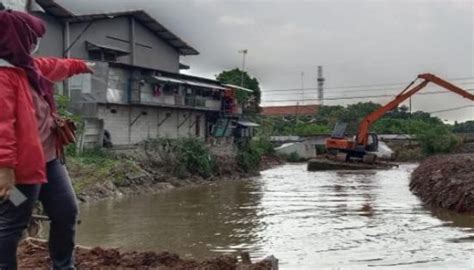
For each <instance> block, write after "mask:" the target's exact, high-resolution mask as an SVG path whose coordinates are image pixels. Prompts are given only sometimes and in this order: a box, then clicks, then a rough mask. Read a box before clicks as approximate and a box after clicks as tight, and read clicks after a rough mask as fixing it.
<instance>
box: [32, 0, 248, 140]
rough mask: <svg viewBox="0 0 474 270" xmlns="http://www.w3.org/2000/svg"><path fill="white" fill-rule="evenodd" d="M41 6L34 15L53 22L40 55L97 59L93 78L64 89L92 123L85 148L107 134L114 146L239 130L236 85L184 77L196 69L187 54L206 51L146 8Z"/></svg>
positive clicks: (46, 1)
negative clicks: (97, 10) (94, 10)
mask: <svg viewBox="0 0 474 270" xmlns="http://www.w3.org/2000/svg"><path fill="white" fill-rule="evenodd" d="M36 3H37V4H38V5H39V6H40V7H41V8H42V9H43V10H42V11H39V10H38V9H35V10H30V12H32V13H34V14H35V15H37V16H39V17H41V18H42V19H43V20H45V22H46V23H47V34H46V36H45V37H44V38H43V39H42V41H41V46H40V51H39V55H45V56H58V57H73V58H81V59H86V60H90V61H93V62H96V66H95V73H94V74H93V75H82V76H77V77H75V78H73V79H71V80H70V81H69V82H68V83H65V84H64V85H63V86H58V88H59V91H60V92H62V93H63V94H65V95H67V96H68V97H70V99H71V103H72V104H71V108H72V109H73V111H74V112H76V113H79V114H80V115H81V116H82V117H83V119H84V120H85V131H84V137H83V138H82V142H83V145H84V146H85V147H95V146H101V145H102V143H103V141H104V139H103V137H104V133H105V136H106V137H107V140H109V139H110V140H111V143H112V144H113V145H129V144H135V143H138V142H140V141H143V140H145V139H149V138H157V137H166V138H181V137H197V138H202V139H207V138H210V137H213V138H220V137H224V138H225V137H232V136H233V134H234V133H235V132H234V129H235V128H237V126H238V120H239V118H240V115H241V114H242V109H241V107H240V106H239V104H237V100H236V98H235V91H237V90H236V89H234V88H232V87H229V86H226V85H222V84H221V83H219V82H218V81H215V80H210V79H206V78H200V77H195V76H189V75H183V74H180V73H179V71H180V69H188V68H189V66H186V65H185V64H182V63H180V57H181V56H186V55H197V54H199V52H198V51H197V50H196V49H194V48H193V47H191V46H190V45H189V44H187V43H186V42H184V41H183V40H182V39H181V38H179V37H178V36H176V35H175V34H174V33H172V32H171V31H170V30H168V29H167V28H165V27H164V26H163V25H161V24H160V23H159V22H158V21H157V20H156V19H154V18H153V17H152V16H150V15H149V14H148V13H147V12H145V11H141V10H139V11H126V12H114V13H101V14H86V15H75V14H73V13H72V12H70V11H68V10H67V9H66V8H65V7H63V6H61V5H60V4H58V3H57V2H56V1H53V0H36ZM226 141H229V140H226ZM108 144H109V145H110V143H108Z"/></svg>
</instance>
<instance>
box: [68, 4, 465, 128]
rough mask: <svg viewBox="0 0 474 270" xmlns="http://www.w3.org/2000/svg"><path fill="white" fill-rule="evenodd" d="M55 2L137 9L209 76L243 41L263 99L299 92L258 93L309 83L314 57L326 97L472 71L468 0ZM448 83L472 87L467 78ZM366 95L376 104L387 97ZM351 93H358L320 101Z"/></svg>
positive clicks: (446, 103)
mask: <svg viewBox="0 0 474 270" xmlns="http://www.w3.org/2000/svg"><path fill="white" fill-rule="evenodd" d="M60 2H62V3H63V4H64V5H65V6H67V7H69V8H71V9H72V10H74V11H75V12H77V13H86V12H109V11H116V10H128V9H145V10H146V11H148V12H149V13H150V14H152V15H153V16H155V17H156V18H157V19H158V20H159V21H160V22H161V23H162V24H164V25H165V26H166V27H167V28H169V29H170V30H172V31H173V32H175V33H176V34H178V35H179V36H180V37H182V38H183V39H184V40H185V41H187V42H188V43H190V44H191V45H193V46H194V47H196V48H197V49H198V50H199V51H200V52H201V55H199V56H193V57H184V58H183V60H182V61H183V62H185V63H187V64H190V65H191V70H190V71H189V72H190V73H192V74H196V75H200V76H206V77H213V76H214V75H215V74H217V73H219V72H220V71H221V70H223V69H230V68H234V67H237V66H240V63H241V55H240V54H238V50H240V49H243V48H246V49H248V50H249V53H248V58H247V63H248V70H249V72H250V73H251V74H252V75H253V76H256V77H257V78H258V79H259V81H260V82H261V84H262V87H263V89H264V90H263V91H264V94H263V97H264V102H265V101H269V100H276V99H281V100H289V99H295V98H297V96H298V95H296V94H297V93H296V92H285V91H282V92H265V91H266V90H271V89H287V88H298V87H301V72H304V73H305V78H304V86H305V87H308V88H314V87H315V86H316V78H315V74H316V68H317V66H318V65H323V66H324V69H325V77H326V82H327V87H328V89H327V91H326V96H328V97H339V96H360V95H362V96H364V95H374V94H375V95H377V94H386V93H395V92H397V90H396V89H394V87H393V86H391V87H388V88H389V89H388V90H383V89H379V90H377V91H373V92H358V93H357V92H348V93H341V92H340V91H339V90H338V92H336V91H334V92H333V93H331V89H330V88H331V87H332V86H341V85H343V86H351V85H367V84H384V83H394V82H395V83H398V82H406V83H407V84H408V83H409V82H410V81H411V80H412V79H413V78H414V77H415V76H416V75H417V74H419V73H424V72H432V73H435V74H438V75H440V76H442V77H445V78H458V77H474V65H473V64H474V37H473V31H474V26H473V15H474V7H473V3H472V1H469V0H466V1H454V0H452V1H448V0H445V1H440V0H438V1H434V0H433V1H428V0H426V1H421V0H418V1H413V0H412V1H388V0H387V1H382V0H379V1H377V0H359V1H349V0H346V1H309V0H307V1H304V0H292V1H290V0H288V1H278V0H275V1H268V0H267V1H264V0H260V1H258V0H254V1H235V0H234V1H231V0H229V1H225V0H174V1H171V0H162V1H151V0H149V1H146V0H138V1H125V0H113V1H112V0H103V1H95V2H94V3H93V4H91V1H85V0H81V1H79V0H76V1H72V0H63V1H60ZM455 82H456V83H462V84H461V85H460V86H462V87H465V88H470V89H474V79H473V80H467V81H455ZM466 82H472V83H470V84H465V83H466ZM401 88H403V86H401ZM400 90H401V89H400ZM427 90H428V89H427ZM299 96H301V94H299ZM305 96H306V97H310V98H311V97H313V98H314V97H316V92H315V91H314V90H307V91H306V94H305ZM371 100H373V101H376V102H381V103H384V102H387V101H389V100H390V99H389V98H379V99H371ZM355 101H359V100H350V101H347V100H345V101H344V100H343V101H330V102H329V101H328V102H326V103H327V104H348V103H349V102H355ZM360 101H364V100H360ZM267 104H268V102H267ZM413 104H414V109H421V110H425V111H436V110H442V109H447V108H452V107H457V106H464V105H470V104H472V102H470V101H467V100H463V99H462V98H461V97H458V96H456V95H454V94H438V95H420V96H417V97H414V98H413ZM439 116H440V117H441V118H443V119H447V120H450V121H454V120H473V119H474V109H473V108H470V109H464V110H459V111H453V112H446V113H442V114H439Z"/></svg>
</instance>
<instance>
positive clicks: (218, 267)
mask: <svg viewBox="0 0 474 270" xmlns="http://www.w3.org/2000/svg"><path fill="white" fill-rule="evenodd" d="M18 257H19V269H50V261H49V258H48V248H47V244H46V243H42V242H36V241H25V242H23V243H22V245H21V246H20V249H19V256H18ZM76 267H77V269H160V270H172V269H173V270H189V269H196V270H200V269H202V270H204V269H205V270H214V269H215V270H271V269H272V262H271V261H269V260H264V261H261V262H258V263H255V264H242V263H239V262H238V260H237V258H236V257H233V256H220V257H216V258H213V259H208V260H205V261H195V260H184V259H181V258H180V257H179V256H178V255H176V254H171V253H168V252H161V253H155V252H120V251H118V250H117V249H102V248H94V249H90V250H89V249H84V248H77V249H76Z"/></svg>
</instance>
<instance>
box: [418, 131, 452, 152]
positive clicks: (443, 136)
mask: <svg viewBox="0 0 474 270" xmlns="http://www.w3.org/2000/svg"><path fill="white" fill-rule="evenodd" d="M416 138H417V139H418V140H419V142H420V145H421V149H422V151H423V153H424V154H426V155H432V154H438V153H449V152H450V151H451V150H453V149H454V148H455V147H456V146H457V145H459V143H460V142H461V140H460V138H459V137H458V136H456V135H454V134H453V133H451V132H450V131H449V130H448V128H447V127H445V126H436V127H433V128H430V129H426V130H424V131H421V132H420V133H418V134H417V135H416Z"/></svg>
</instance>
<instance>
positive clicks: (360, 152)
mask: <svg viewBox="0 0 474 270" xmlns="http://www.w3.org/2000/svg"><path fill="white" fill-rule="evenodd" d="M419 79H421V80H422V81H421V82H420V83H419V84H417V85H416V86H414V87H412V86H413V85H414V84H415V83H416V82H417V80H419ZM430 82H431V83H434V84H436V85H438V86H441V87H442V88H445V89H447V90H449V91H451V92H454V93H456V94H459V95H461V96H462V97H464V98H467V99H470V100H472V101H474V95H473V94H471V93H469V92H467V91H466V90H464V89H462V88H459V87H458V86H456V85H454V84H452V83H450V82H448V81H446V80H443V79H441V78H439V77H437V76H435V75H433V74H430V73H425V74H420V75H418V76H417V78H416V79H415V80H414V81H412V82H411V83H410V84H409V85H408V86H407V87H406V88H405V89H404V90H403V91H402V92H401V93H400V94H398V95H397V96H396V97H395V98H394V99H393V100H392V101H390V102H389V103H387V104H386V105H385V106H383V107H381V108H379V109H377V110H375V111H374V112H372V113H370V114H369V115H367V116H366V117H365V118H364V119H363V120H362V122H361V123H360V124H359V128H358V130H357V134H356V136H355V138H354V139H348V138H346V137H345V134H344V133H345V129H346V127H347V124H343V123H340V124H338V125H336V127H335V129H334V131H333V133H332V134H331V137H330V138H328V139H327V140H326V149H327V150H328V152H329V153H332V154H334V155H335V157H336V160H338V161H351V160H353V159H360V160H362V162H364V163H373V162H375V159H376V155H375V152H376V151H377V150H378V144H379V139H378V136H377V134H374V133H370V132H369V129H370V127H371V126H372V124H373V123H374V122H376V121H377V120H379V119H380V118H382V117H383V116H384V114H385V113H387V112H389V111H391V110H393V109H395V108H396V107H397V106H398V105H399V104H400V103H402V102H404V101H405V100H407V99H408V98H409V97H411V96H412V95H414V94H416V93H417V92H418V91H420V90H421V89H423V88H424V87H425V86H426V85H428V84H429V83H430Z"/></svg>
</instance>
